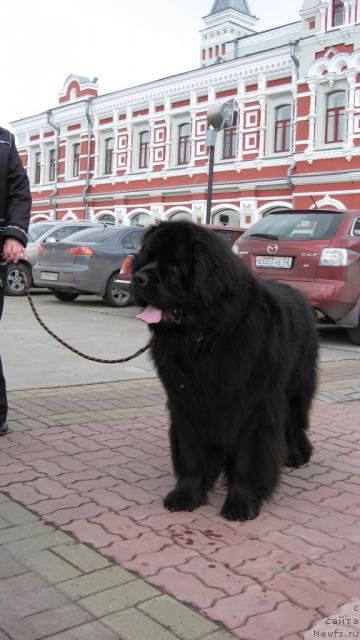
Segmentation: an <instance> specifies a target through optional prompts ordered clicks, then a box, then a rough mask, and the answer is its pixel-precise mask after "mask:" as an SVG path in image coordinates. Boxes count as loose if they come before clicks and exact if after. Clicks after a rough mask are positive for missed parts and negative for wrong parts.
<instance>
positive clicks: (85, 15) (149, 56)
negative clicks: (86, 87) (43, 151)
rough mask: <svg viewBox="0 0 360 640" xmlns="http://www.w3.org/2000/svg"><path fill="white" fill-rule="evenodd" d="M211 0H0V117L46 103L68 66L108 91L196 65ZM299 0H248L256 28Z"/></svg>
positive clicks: (293, 13)
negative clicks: (257, 21)
mask: <svg viewBox="0 0 360 640" xmlns="http://www.w3.org/2000/svg"><path fill="white" fill-rule="evenodd" d="M212 3H213V0H61V2H58V3H56V2H51V0H50V1H49V0H31V1H30V2H29V0H17V1H15V0H2V1H1V24H2V28H1V36H0V73H1V78H0V82H1V95H0V124H1V125H2V126H5V127H7V126H8V125H9V122H10V121H11V120H16V119H18V118H22V117H24V116H28V115H33V114H36V113H40V112H41V111H45V110H46V109H49V108H50V107H54V106H56V105H57V103H58V95H57V94H58V91H60V90H61V88H62V86H63V84H64V81H65V79H66V78H67V76H69V75H70V74H72V73H74V74H77V75H83V76H88V77H90V78H93V77H97V78H99V93H107V92H110V91H116V90H118V89H123V88H126V87H131V86H133V85H136V84H141V83H143V82H147V81H150V80H156V79H157V78H162V77H165V76H168V75H172V74H175V73H179V72H182V71H188V70H190V69H193V68H196V67H198V66H199V43H200V36H199V33H198V32H199V30H200V29H201V28H202V27H203V22H202V20H201V18H202V17H203V16H204V15H207V14H208V13H209V12H210V9H211V6H212ZM301 4H302V0H290V1H288V2H285V1H284V0H272V1H271V2H269V0H249V5H250V8H251V10H252V12H253V13H254V14H255V15H256V16H257V17H258V18H259V23H258V27H257V28H258V30H264V29H268V28H269V27H273V26H278V25H281V24H286V23H288V22H295V21H296V20H298V19H299V14H298V11H299V9H300V7H301Z"/></svg>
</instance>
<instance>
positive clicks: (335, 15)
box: [332, 0, 345, 27]
mask: <svg viewBox="0 0 360 640" xmlns="http://www.w3.org/2000/svg"><path fill="white" fill-rule="evenodd" d="M344 22H345V7H344V3H343V2H342V1H341V0H333V7H332V26H333V27H339V26H340V25H342V24H344Z"/></svg>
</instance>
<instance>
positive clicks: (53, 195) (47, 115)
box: [46, 109, 60, 220]
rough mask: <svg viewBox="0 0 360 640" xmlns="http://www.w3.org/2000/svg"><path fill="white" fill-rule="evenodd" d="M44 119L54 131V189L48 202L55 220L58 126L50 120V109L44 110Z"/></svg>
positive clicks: (57, 189) (57, 174)
mask: <svg viewBox="0 0 360 640" xmlns="http://www.w3.org/2000/svg"><path fill="white" fill-rule="evenodd" d="M46 120H47V124H48V125H49V127H51V128H52V129H54V131H55V134H56V136H55V172H54V189H53V191H52V193H51V194H50V198H49V200H50V204H51V206H52V208H53V209H54V211H55V220H56V208H57V203H56V198H55V196H57V194H58V191H59V188H58V176H59V140H60V127H57V126H56V125H55V124H54V122H53V120H52V110H51V109H49V110H48V111H47V112H46Z"/></svg>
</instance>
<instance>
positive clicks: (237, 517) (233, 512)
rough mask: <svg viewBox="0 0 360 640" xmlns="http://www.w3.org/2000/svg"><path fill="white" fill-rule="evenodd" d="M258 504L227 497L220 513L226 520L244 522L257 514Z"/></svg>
mask: <svg viewBox="0 0 360 640" xmlns="http://www.w3.org/2000/svg"><path fill="white" fill-rule="evenodd" d="M259 511H260V505H259V504H258V503H257V502H245V501H243V500H236V501H235V500H229V499H227V500H226V501H225V503H224V506H223V508H222V509H221V515H222V517H223V518H226V520H231V521H238V522H245V521H246V520H253V519H254V518H256V516H258V515H259Z"/></svg>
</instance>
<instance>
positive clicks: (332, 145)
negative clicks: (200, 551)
mask: <svg viewBox="0 0 360 640" xmlns="http://www.w3.org/2000/svg"><path fill="white" fill-rule="evenodd" d="M335 91H345V96H346V97H345V136H344V141H343V142H325V134H326V97H327V95H328V94H329V93H335ZM348 100H349V87H348V84H347V82H346V79H344V80H339V81H338V82H335V83H334V85H333V86H332V87H330V86H329V84H328V83H326V84H325V83H323V84H319V85H318V90H317V99H316V113H317V114H322V117H319V118H317V119H316V126H315V150H316V151H319V150H321V151H323V150H324V149H342V148H343V147H344V146H345V145H346V141H347V131H348V126H347V111H348V110H347V105H348Z"/></svg>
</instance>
